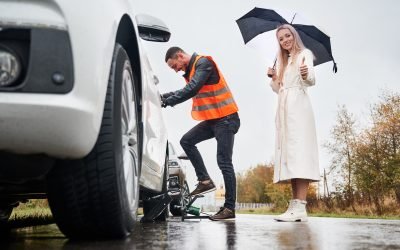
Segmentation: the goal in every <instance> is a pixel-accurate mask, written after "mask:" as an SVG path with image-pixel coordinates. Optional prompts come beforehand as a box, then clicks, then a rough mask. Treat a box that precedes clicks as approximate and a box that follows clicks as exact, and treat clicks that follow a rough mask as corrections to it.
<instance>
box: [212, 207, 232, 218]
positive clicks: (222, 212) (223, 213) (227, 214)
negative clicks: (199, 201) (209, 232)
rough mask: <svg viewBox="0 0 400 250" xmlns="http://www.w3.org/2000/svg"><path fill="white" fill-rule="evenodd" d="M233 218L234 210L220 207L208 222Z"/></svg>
mask: <svg viewBox="0 0 400 250" xmlns="http://www.w3.org/2000/svg"><path fill="white" fill-rule="evenodd" d="M235 217H236V216H235V210H230V209H229V208H226V207H221V208H220V209H219V211H218V212H217V213H216V214H214V215H211V216H210V220H232V219H235Z"/></svg>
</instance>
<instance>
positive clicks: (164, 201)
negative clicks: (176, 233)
mask: <svg viewBox="0 0 400 250" xmlns="http://www.w3.org/2000/svg"><path fill="white" fill-rule="evenodd" d="M146 199H147V201H155V202H157V203H156V205H155V206H154V207H153V208H152V209H151V210H150V211H149V212H148V213H146V214H145V215H144V216H143V217H142V218H141V219H140V222H141V223H145V222H154V220H155V219H156V218H157V217H158V216H159V215H160V214H161V213H162V212H163V211H164V210H165V209H166V208H167V207H168V205H169V203H171V201H172V198H171V196H170V195H169V194H168V192H167V193H164V194H159V195H156V196H153V197H148V198H146Z"/></svg>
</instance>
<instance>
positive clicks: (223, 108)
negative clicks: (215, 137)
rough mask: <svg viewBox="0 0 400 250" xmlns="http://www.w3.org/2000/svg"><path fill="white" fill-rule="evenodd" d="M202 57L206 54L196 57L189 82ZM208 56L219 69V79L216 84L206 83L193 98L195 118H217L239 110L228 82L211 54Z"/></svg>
mask: <svg viewBox="0 0 400 250" xmlns="http://www.w3.org/2000/svg"><path fill="white" fill-rule="evenodd" d="M201 57H205V56H197V57H196V59H195V61H194V63H193V66H192V68H191V70H190V74H189V79H188V80H187V83H188V82H190V80H191V79H192V77H193V75H194V73H195V65H196V63H197V61H198V60H199V59H200V58H201ZM206 58H207V59H208V60H210V61H211V62H212V63H213V64H214V66H215V68H216V69H217V71H218V75H219V81H218V83H215V84H207V83H206V84H204V85H203V87H202V88H201V89H200V90H199V92H198V93H197V95H196V96H194V97H193V98H192V100H193V105H192V117H193V119H195V120H211V119H217V118H221V117H224V116H227V115H230V114H233V113H235V112H237V111H238V107H237V105H236V102H235V100H234V99H233V96H232V93H231V91H230V89H229V87H228V85H227V84H226V81H225V79H224V77H223V76H222V74H221V71H220V70H219V69H218V67H217V65H216V64H215V62H214V60H213V59H212V58H211V57H210V56H206Z"/></svg>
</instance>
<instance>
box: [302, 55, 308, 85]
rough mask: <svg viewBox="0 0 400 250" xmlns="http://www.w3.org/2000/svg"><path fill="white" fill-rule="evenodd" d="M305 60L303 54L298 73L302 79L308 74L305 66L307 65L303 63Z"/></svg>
mask: <svg viewBox="0 0 400 250" xmlns="http://www.w3.org/2000/svg"><path fill="white" fill-rule="evenodd" d="M305 60H306V59H305V57H304V56H303V59H302V60H301V65H300V75H301V78H303V80H306V79H307V76H308V67H307V65H305V64H304V61H305Z"/></svg>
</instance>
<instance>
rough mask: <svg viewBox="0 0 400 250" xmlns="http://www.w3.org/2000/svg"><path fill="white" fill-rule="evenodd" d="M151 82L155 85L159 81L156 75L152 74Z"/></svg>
mask: <svg viewBox="0 0 400 250" xmlns="http://www.w3.org/2000/svg"><path fill="white" fill-rule="evenodd" d="M153 82H154V84H155V85H157V84H158V83H159V82H160V80H159V79H158V77H157V76H156V75H153Z"/></svg>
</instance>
